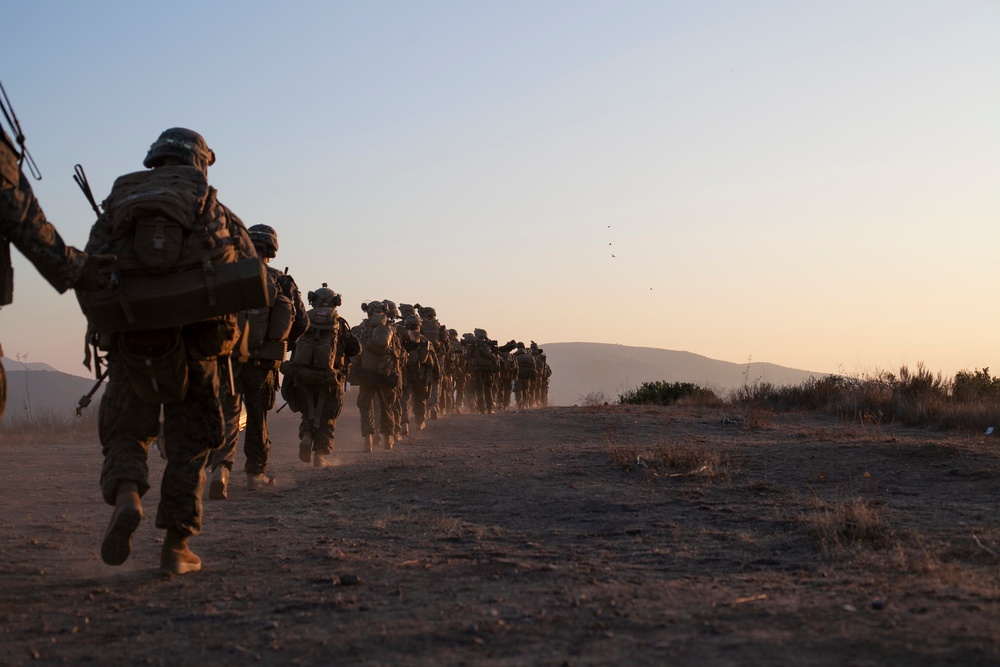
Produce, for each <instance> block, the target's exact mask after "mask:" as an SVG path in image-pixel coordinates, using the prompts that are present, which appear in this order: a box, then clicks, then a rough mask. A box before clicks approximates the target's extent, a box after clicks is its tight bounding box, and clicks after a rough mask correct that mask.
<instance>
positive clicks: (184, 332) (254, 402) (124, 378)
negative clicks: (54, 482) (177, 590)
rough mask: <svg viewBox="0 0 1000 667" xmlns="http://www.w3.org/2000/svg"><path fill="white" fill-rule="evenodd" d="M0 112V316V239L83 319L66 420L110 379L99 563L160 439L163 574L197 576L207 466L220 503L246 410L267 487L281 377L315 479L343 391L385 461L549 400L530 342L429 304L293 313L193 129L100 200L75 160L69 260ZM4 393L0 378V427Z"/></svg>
mask: <svg viewBox="0 0 1000 667" xmlns="http://www.w3.org/2000/svg"><path fill="white" fill-rule="evenodd" d="M5 100H6V93H5V92H4V91H3V90H2V86H0V112H2V113H0V116H2V117H3V118H4V119H6V120H7V123H8V125H9V126H10V128H11V131H12V134H11V135H10V136H13V137H14V140H13V141H12V140H11V138H10V136H8V134H7V132H6V130H3V127H2V126H0V130H3V131H0V306H2V305H6V304H8V303H10V302H11V300H12V298H13V280H12V277H13V273H12V269H11V268H10V256H9V252H8V244H13V245H14V246H15V247H16V248H17V249H18V250H19V251H20V252H21V253H22V254H24V255H25V256H26V257H27V258H28V259H29V260H30V261H31V262H32V263H33V264H34V266H35V267H36V268H37V269H38V270H39V271H40V272H41V274H42V275H43V276H44V277H45V278H46V279H47V280H48V281H49V283H50V284H51V285H52V286H53V287H54V288H55V289H56V290H58V291H59V292H65V291H66V290H68V289H70V288H72V289H73V290H74V291H75V292H76V297H77V300H78V302H79V305H80V308H81V310H82V311H83V314H84V315H85V316H86V319H87V331H86V341H87V350H88V352H87V355H86V360H85V362H84V363H85V364H86V365H87V366H88V367H91V364H92V362H95V365H94V366H93V367H92V368H93V370H94V372H95V375H96V377H97V380H98V382H97V385H95V387H94V390H92V391H91V393H90V394H88V395H87V396H85V397H83V399H81V401H80V406H79V409H83V408H84V407H86V405H87V404H88V403H89V401H90V397H91V396H93V394H94V392H96V390H97V386H98V385H99V384H100V383H101V382H102V381H105V380H106V382H107V385H106V389H105V391H104V395H103V396H102V397H101V403H100V409H99V412H98V419H97V421H98V427H97V431H98V437H99V440H100V443H101V449H102V455H103V459H104V460H103V464H102V466H101V474H100V480H99V486H100V491H101V496H102V498H103V500H104V502H106V503H107V504H108V505H110V506H112V507H113V508H114V509H113V512H112V515H111V520H110V521H109V522H108V525H107V528H106V529H105V531H104V536H103V538H102V540H101V545H100V554H101V559H102V560H103V561H104V562H105V563H107V564H108V565H121V564H122V563H124V562H125V561H126V560H127V559H128V558H129V555H130V554H131V551H132V541H133V537H134V535H135V533H136V530H137V529H138V527H139V525H140V523H141V522H142V519H143V517H144V515H145V510H144V508H143V504H142V498H143V496H144V495H145V494H146V492H147V491H149V488H150V480H149V466H148V455H149V452H150V450H151V448H152V446H153V444H154V443H156V442H159V446H160V450H161V454H162V455H163V458H165V459H166V465H165V467H164V469H163V476H162V481H161V484H160V496H159V503H158V505H157V511H156V519H155V521H156V527H157V528H160V529H162V530H164V531H165V534H164V537H163V544H162V549H161V552H160V569H161V570H163V571H164V572H168V573H172V574H185V573H188V572H197V571H199V570H200V569H201V567H202V562H201V558H200V557H199V556H198V555H197V554H195V553H194V552H193V551H192V550H191V549H190V546H189V538H191V537H194V536H196V535H198V534H199V533H200V532H201V529H202V518H203V512H202V492H203V490H204V483H205V481H206V472H207V473H208V474H209V475H210V484H209V497H210V498H212V499H217V500H221V499H225V498H226V497H227V494H228V485H229V476H230V472H231V471H232V468H233V466H234V464H235V460H236V452H237V443H238V440H239V433H240V423H241V413H242V409H245V436H244V442H243V451H244V453H245V455H246V464H245V466H244V469H245V472H246V479H247V488H248V489H249V490H250V491H257V490H260V489H263V488H265V487H267V486H270V485H272V484H274V478H273V477H272V476H271V475H270V474H269V472H268V463H269V459H270V449H271V440H270V437H269V435H268V425H267V418H268V413H269V412H270V411H271V410H273V409H274V407H275V403H276V400H277V394H278V391H279V382H280V393H281V397H282V398H283V399H284V401H285V402H286V403H287V405H288V407H289V408H290V409H291V410H293V411H295V412H297V413H299V414H300V415H301V421H300V425H299V452H298V453H299V458H300V459H301V460H302V461H303V462H305V463H312V464H313V465H314V466H316V467H320V468H322V467H327V466H329V465H330V461H329V458H328V457H329V455H330V454H331V452H332V451H333V449H334V430H335V426H336V421H337V418H338V417H339V416H340V414H341V409H342V406H343V402H344V397H345V388H346V386H347V385H348V384H350V386H351V387H352V388H356V389H357V405H358V408H359V410H360V414H361V434H362V436H363V437H364V442H365V448H366V449H367V450H368V451H372V450H373V449H374V448H375V446H376V443H378V444H379V445H380V446H381V447H382V448H384V449H387V450H391V449H393V447H394V446H395V445H396V444H397V443H399V442H400V441H401V440H403V441H405V439H406V438H407V437H408V436H410V435H412V434H413V433H414V432H418V431H420V430H422V429H424V428H425V427H426V425H427V422H428V421H433V420H434V419H437V418H439V417H442V416H444V415H448V414H450V413H455V414H459V413H462V412H467V411H468V412H478V413H481V414H487V413H489V414H493V413H494V412H496V411H497V410H507V409H509V408H510V407H511V406H512V401H514V402H516V404H517V406H518V407H519V408H531V407H536V406H544V405H546V403H547V395H548V381H549V376H550V375H551V369H550V368H549V366H548V364H547V363H546V360H545V355H544V354H543V352H542V350H541V349H540V348H538V347H537V346H536V345H535V344H534V343H533V342H532V343H531V344H530V345H529V346H525V345H524V344H523V343H522V342H518V341H515V340H511V341H509V342H508V343H506V344H504V345H499V344H498V343H497V342H496V341H494V340H491V339H490V338H489V336H488V335H487V333H486V331H484V330H482V329H476V330H475V331H474V332H473V333H467V334H464V335H463V336H462V338H459V337H458V332H457V331H456V330H455V329H448V328H446V327H445V326H444V325H443V324H441V323H440V322H439V321H438V319H437V313H436V312H435V310H434V308H430V307H426V306H421V305H419V304H413V305H412V306H410V305H407V304H402V305H400V306H399V307H398V308H397V306H396V304H394V303H393V302H392V301H389V300H382V301H367V302H365V303H364V304H363V305H362V310H363V311H364V314H365V319H364V321H362V322H361V323H360V324H359V325H358V326H356V327H354V328H353V329H352V328H351V327H350V326H349V325H348V323H347V322H346V320H344V318H343V317H341V316H340V314H339V312H338V310H337V308H338V307H339V306H340V305H341V297H340V295H338V294H337V293H336V292H334V291H333V290H332V289H330V288H329V287H328V286H327V285H326V284H323V285H322V286H321V287H319V288H317V289H315V290H313V291H309V292H308V293H307V301H308V305H309V308H308V309H307V308H306V306H305V305H304V304H303V301H302V298H301V294H300V292H299V289H298V286H297V285H296V284H295V281H294V280H293V279H292V278H291V276H289V275H288V274H287V271H280V270H278V269H277V268H275V267H273V266H271V261H272V260H273V259H274V258H275V257H276V255H277V252H278V234H277V232H276V230H275V229H274V228H273V227H270V226H268V225H263V224H257V225H253V226H250V227H246V226H245V225H244V223H243V221H242V220H241V219H240V218H239V217H238V216H237V215H236V214H235V213H234V212H233V211H232V210H230V209H229V208H228V207H226V206H225V205H223V204H222V203H221V202H220V201H219V200H218V193H217V191H216V190H215V188H214V187H212V186H211V185H210V184H209V182H208V168H209V167H210V166H211V165H213V164H215V160H216V156H215V152H214V151H213V150H212V149H211V148H209V147H208V144H207V143H206V142H205V139H204V137H202V136H201V135H200V134H198V133H197V132H194V131H193V130H190V129H187V128H181V127H175V128H170V129H168V130H165V131H164V132H162V133H161V134H160V136H159V137H158V138H157V139H156V141H154V142H153V144H152V145H151V146H150V147H149V150H148V151H147V153H146V156H145V159H143V161H142V166H143V167H144V169H143V170H141V171H135V172H130V173H127V174H124V175H122V176H120V177H118V178H117V179H116V180H115V182H114V185H113V186H112V188H111V192H110V193H109V194H108V196H107V198H106V199H104V200H103V202H102V204H101V205H98V203H97V200H96V199H95V197H94V195H93V193H92V192H91V190H90V186H89V184H88V183H87V179H86V175H85V174H84V172H83V168H82V167H80V165H77V166H76V173H75V175H74V180H75V181H76V182H77V185H79V186H80V188H81V189H82V190H83V192H84V195H85V196H86V198H87V200H88V202H89V204H90V206H91V208H92V209H93V211H94V212H95V214H96V215H97V219H96V221H95V222H94V224H93V226H92V227H91V229H90V235H89V238H88V241H87V245H86V247H85V248H84V249H83V250H82V251H81V250H78V249H77V248H74V247H72V246H68V245H66V244H65V243H64V242H63V240H62V238H61V237H60V236H59V233H58V232H57V231H56V229H55V227H54V226H53V225H52V224H51V223H50V222H49V221H48V220H47V218H46V217H45V214H44V213H43V211H42V209H41V206H40V205H39V203H38V201H37V199H36V198H35V196H34V193H33V191H32V188H31V185H30V183H29V181H28V179H27V177H26V176H25V174H24V173H23V171H22V165H23V164H24V163H25V162H27V164H28V165H29V167H31V169H30V170H29V171H32V173H34V174H36V176H38V177H40V175H39V174H38V172H37V168H35V166H34V163H33V162H32V161H31V160H30V156H29V154H28V151H27V149H26V148H25V143H24V133H23V132H22V131H21V127H20V124H19V123H18V122H17V118H16V116H15V115H14V114H13V110H12V109H10V108H9V106H5V104H4V101H5ZM15 144H16V145H15ZM0 354H2V351H0ZM5 395H6V394H5V383H4V377H3V372H2V366H0V417H2V415H3V407H4V402H5ZM279 409H280V408H279ZM78 414H79V410H78Z"/></svg>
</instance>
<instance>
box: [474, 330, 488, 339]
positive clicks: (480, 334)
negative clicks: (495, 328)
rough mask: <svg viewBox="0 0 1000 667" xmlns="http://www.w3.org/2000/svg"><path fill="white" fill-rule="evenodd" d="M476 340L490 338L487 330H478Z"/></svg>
mask: <svg viewBox="0 0 1000 667" xmlns="http://www.w3.org/2000/svg"><path fill="white" fill-rule="evenodd" d="M476 338H489V336H487V335H486V329H476Z"/></svg>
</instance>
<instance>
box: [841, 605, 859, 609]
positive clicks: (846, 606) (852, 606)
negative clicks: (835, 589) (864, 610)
mask: <svg viewBox="0 0 1000 667" xmlns="http://www.w3.org/2000/svg"><path fill="white" fill-rule="evenodd" d="M841 609H843V610H844V611H857V610H858V608H857V607H855V606H854V605H853V604H845V605H844V606H843V607H841Z"/></svg>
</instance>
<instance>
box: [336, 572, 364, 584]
mask: <svg viewBox="0 0 1000 667" xmlns="http://www.w3.org/2000/svg"><path fill="white" fill-rule="evenodd" d="M360 583H361V577H359V576H358V575H356V574H342V575H340V576H339V577H337V584H338V585H340V586H357V585H358V584H360Z"/></svg>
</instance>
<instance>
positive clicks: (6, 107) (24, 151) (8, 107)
mask: <svg viewBox="0 0 1000 667" xmlns="http://www.w3.org/2000/svg"><path fill="white" fill-rule="evenodd" d="M0 94H2V95H3V99H0V111H2V112H3V116H4V118H6V119H7V124H8V125H10V131H11V133H12V134H13V135H14V141H15V142H16V143H17V145H18V146H20V147H21V155H19V156H18V159H17V166H18V167H20V166H22V165H23V164H24V163H27V164H28V171H29V172H30V173H31V177H32V178H34V179H35V180H36V181H40V180H42V172H41V171H39V170H38V165H37V164H35V158H33V157H31V153H29V152H28V147H27V146H25V145H24V132H23V131H22V130H21V123H20V121H18V120H17V114H16V113H14V105H13V104H11V103H10V98H9V97H7V91H6V90H4V87H3V83H0ZM0 129H2V128H0Z"/></svg>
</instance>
